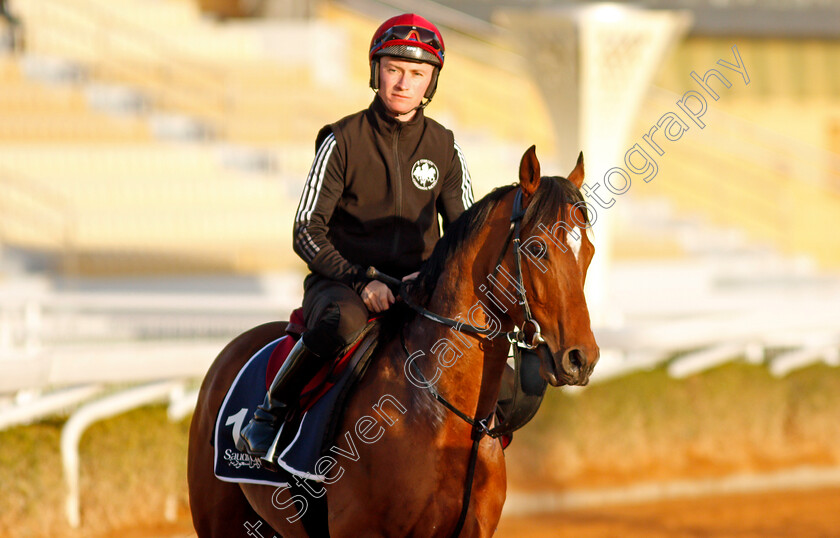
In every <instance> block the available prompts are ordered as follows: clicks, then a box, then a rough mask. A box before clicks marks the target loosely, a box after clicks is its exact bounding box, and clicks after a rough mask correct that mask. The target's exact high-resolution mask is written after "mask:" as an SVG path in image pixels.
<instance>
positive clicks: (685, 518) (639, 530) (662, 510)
mask: <svg viewBox="0 0 840 538" xmlns="http://www.w3.org/2000/svg"><path fill="white" fill-rule="evenodd" d="M106 536H107V537H108V538H117V537H119V538H153V537H154V538H187V537H194V536H195V534H194V533H193V532H192V525H191V524H190V522H189V521H188V520H179V521H178V522H177V523H175V524H172V525H160V526H156V527H151V528H145V529H143V528H133V529H124V530H122V531H120V532H118V533H110V534H108V535H106ZM496 536H497V537H498V538H523V537H527V538H679V537H696V538H699V537H710V538H711V537H714V538H718V537H720V538H772V537H779V538H781V537H784V538H789V537H791V538H792V537H795V538H830V537H840V488H832V489H820V490H808V491H788V492H775V493H765V494H749V495H746V494H745V495H727V496H715V497H707V498H699V499H683V500H673V501H662V502H656V503H642V504H634V505H629V504H628V505H621V506H610V507H603V508H591V509H586V510H569V511H564V512H556V513H552V514H538V515H530V516H516V517H504V518H502V521H501V523H500V525H499V529H498V532H497V533H496ZM269 538H270V537H269Z"/></svg>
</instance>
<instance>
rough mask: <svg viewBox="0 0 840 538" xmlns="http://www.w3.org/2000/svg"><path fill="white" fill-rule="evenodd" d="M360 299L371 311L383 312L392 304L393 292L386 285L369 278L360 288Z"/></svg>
mask: <svg viewBox="0 0 840 538" xmlns="http://www.w3.org/2000/svg"><path fill="white" fill-rule="evenodd" d="M362 301H364V303H365V306H366V307H367V309H368V310H370V311H371V312H384V311H386V310H388V309H389V308H390V307H391V305H392V304H394V294H393V293H391V288H389V287H388V286H387V285H385V284H383V283H382V282H380V281H378V280H371V281H370V282H368V285H367V286H365V289H363V290H362Z"/></svg>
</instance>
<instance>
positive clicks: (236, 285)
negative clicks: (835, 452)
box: [0, 0, 840, 428]
mask: <svg viewBox="0 0 840 538" xmlns="http://www.w3.org/2000/svg"><path fill="white" fill-rule="evenodd" d="M560 3H561V2H546V1H544V0H533V1H530V2H529V1H524V0H523V1H517V2H503V1H490V0H487V1H478V0H474V1H470V2H455V1H451V2H446V1H444V2H430V1H426V0H424V1H423V2H419V3H418V2H407V1H398V0H393V1H390V2H384V1H383V2H379V1H372V0H346V1H341V2H338V1H336V2H320V3H315V4H312V3H308V2H292V1H286V2H271V1H266V2H262V3H259V2H257V3H253V2H252V3H247V4H249V5H251V6H252V7H253V6H259V9H257V8H254V9H244V8H242V7H241V6H239V8H237V5H239V4H237V3H236V2H230V3H225V2H220V1H219V2H209V1H207V2H201V3H196V2H192V1H188V0H154V1H150V0H18V1H15V2H10V8H11V10H13V11H14V12H15V13H16V14H17V15H18V16H19V17H20V19H21V21H22V24H23V29H24V32H25V50H24V51H22V52H18V53H16V54H15V53H12V52H0V428H3V427H8V426H10V425H13V424H19V423H26V422H30V421H34V420H37V419H39V418H41V417H43V416H45V415H48V414H50V413H54V412H56V411H60V410H66V409H68V408H70V407H71V406H74V405H78V404H79V403H80V402H85V401H88V400H90V399H91V398H93V397H94V396H95V395H96V394H99V393H100V392H101V389H102V387H103V386H105V385H107V384H112V383H121V384H125V383H140V382H154V381H161V380H163V381H170V380H179V381H184V382H186V383H187V384H190V383H192V382H193V380H195V379H196V378H198V377H200V376H201V375H202V374H203V372H204V370H205V369H206V367H207V365H208V364H209V363H210V361H211V360H212V358H213V357H214V355H215V353H216V351H217V350H219V349H220V348H221V346H222V345H223V344H224V342H225V341H227V340H228V339H229V338H231V337H232V336H233V335H235V334H237V333H238V332H240V331H242V330H244V329H246V328H248V327H250V326H252V325H255V324H258V323H260V322H262V321H267V320H270V319H277V318H283V317H285V316H286V314H287V312H288V311H289V309H290V308H292V307H293V306H294V305H295V303H296V302H297V301H298V300H299V296H300V283H299V282H300V279H301V275H302V272H303V270H304V268H303V267H302V266H301V265H300V264H299V262H298V261H297V258H296V257H295V256H294V255H293V254H292V252H291V248H290V242H289V239H290V236H291V233H290V225H291V222H292V214H293V211H294V210H295V206H296V204H297V196H298V193H299V192H300V190H301V187H302V184H303V180H304V178H305V176H306V173H307V171H308V168H309V164H310V160H311V158H312V154H313V150H314V147H313V144H314V136H315V134H316V132H317V130H318V129H319V128H320V127H321V126H322V125H324V124H326V123H328V122H331V121H334V120H335V119H337V118H339V117H341V116H342V115H345V114H348V113H350V112H353V111H355V110H358V109H361V108H364V107H365V106H367V104H368V103H369V101H370V100H371V98H372V96H371V93H370V90H369V89H368V88H367V77H368V72H367V67H366V52H367V46H368V41H369V39H370V32H371V31H372V29H373V28H374V27H375V25H376V24H377V23H378V21H379V20H381V19H382V18H383V17H385V16H388V15H390V14H392V13H395V12H397V11H402V10H416V11H420V12H423V13H424V15H426V16H427V17H428V18H430V19H432V20H434V21H435V22H437V23H440V25H441V26H442V27H443V28H444V33H445V35H446V39H447V50H448V56H447V68H446V72H445V74H444V76H443V79H442V82H441V88H440V91H439V92H438V95H437V97H436V98H435V102H434V104H433V105H432V106H431V107H430V109H429V114H430V115H431V116H432V117H435V118H437V119H440V120H441V121H442V122H443V123H444V124H446V125H447V126H448V127H450V128H452V129H453V130H454V131H455V133H456V136H457V137H458V139H459V143H460V144H461V146H462V147H464V148H465V152H466V153H467V156H468V159H469V165H470V168H471V172H472V176H473V177H474V178H475V181H476V183H475V190H476V195H477V196H481V195H483V194H485V193H486V192H488V191H489V190H490V189H491V188H493V187H494V186H498V185H501V184H506V183H510V182H511V181H513V180H514V179H515V176H514V174H515V170H516V166H517V164H518V159H519V156H520V155H521V153H522V151H523V150H524V149H525V148H526V147H527V146H529V145H530V144H534V143H535V144H536V145H537V147H538V151H539V152H540V156H541V160H543V161H544V170H547V171H549V172H551V173H560V174H564V173H566V172H567V171H568V170H569V169H570V168H571V164H572V163H570V162H565V161H563V160H562V158H561V157H560V154H561V153H562V152H561V151H560V148H558V147H556V146H557V140H559V139H561V138H562V137H561V136H559V134H558V133H562V132H563V131H564V129H566V128H567V127H568V126H566V125H558V124H556V123H555V124H552V123H551V119H550V118H552V117H556V115H552V114H551V113H550V111H551V110H553V109H554V108H555V107H557V106H558V103H556V102H553V101H552V96H551V95H548V94H546V93H545V92H542V93H541V92H540V86H539V84H538V83H537V81H536V80H534V79H533V78H531V76H530V75H528V73H529V72H530V71H529V65H528V62H529V56H527V55H523V51H520V50H518V49H517V45H516V41H515V40H514V39H513V38H512V36H511V35H510V32H509V31H508V30H506V29H505V27H504V26H503V24H502V22H500V21H499V19H498V18H497V17H496V16H495V15H494V13H496V12H497V10H498V9H500V8H511V7H512V8H516V9H519V10H523V9H524V10H528V9H546V8H550V7H551V6H553V5H554V4H560ZM242 4H246V3H244V2H243V3H242ZM642 4H643V5H646V6H648V7H650V8H652V9H674V8H679V9H688V10H690V11H691V12H692V15H693V19H694V26H693V27H692V28H691V29H690V31H689V34H688V36H687V37H686V38H685V39H683V40H682V41H681V42H679V43H678V45H677V46H676V49H675V51H674V52H673V54H671V55H670V56H669V57H668V60H667V61H666V62H664V63H663V65H662V66H661V67H660V68H659V70H658V71H659V74H658V77H657V79H656V84H655V87H654V88H652V89H651V90H650V91H649V92H648V93H647V96H646V98H645V99H644V102H643V104H642V106H641V108H640V110H639V111H638V112H637V114H635V120H634V121H635V123H634V125H635V127H633V129H632V132H633V135H632V136H634V137H636V136H638V137H640V136H641V135H642V134H644V133H646V132H647V129H648V128H649V126H650V125H651V124H652V123H653V122H655V120H656V119H657V118H658V117H659V116H660V115H661V114H662V113H663V112H666V111H668V110H670V109H672V108H674V103H675V101H676V100H677V99H678V97H679V95H681V94H682V93H683V92H684V91H686V90H688V89H693V86H692V84H694V82H693V81H692V79H691V78H690V77H689V73H691V72H692V71H699V72H700V73H702V72H703V71H704V70H705V69H708V68H709V67H710V66H714V65H715V62H716V61H717V60H718V59H719V58H722V57H723V58H730V57H731V53H730V52H729V51H730V48H731V46H732V45H733V44H737V46H738V47H739V49H740V51H741V54H742V56H743V58H744V61H745V63H746V65H747V68H748V69H750V76H751V82H750V84H749V85H748V86H746V87H739V88H735V89H731V90H727V92H728V93H726V94H725V95H724V96H723V97H722V98H721V99H720V100H719V101H715V102H711V103H710V110H709V112H708V114H707V116H706V119H707V124H708V126H707V127H706V128H705V129H704V130H702V131H699V130H698V131H699V132H691V133H690V135H688V136H687V137H686V139H685V140H683V141H681V142H680V143H679V144H673V145H671V146H669V147H668V153H667V154H666V155H665V156H663V157H662V158H661V159H660V160H659V166H660V169H659V175H658V176H657V177H656V178H655V179H654V180H653V181H652V182H651V183H648V184H645V183H642V182H638V183H639V184H637V185H634V187H633V189H631V192H630V193H628V196H626V197H622V198H621V200H619V202H618V203H617V204H616V206H615V207H614V208H612V209H610V211H611V215H612V216H613V218H612V225H611V231H610V233H612V234H614V236H615V238H614V240H613V242H612V245H613V251H612V252H611V253H610V258H611V260H612V265H611V266H610V267H609V273H608V277H607V278H606V279H605V281H604V283H603V284H604V286H606V288H605V289H607V292H606V296H607V301H606V304H607V305H608V308H607V309H606V311H605V312H604V313H603V315H602V316H600V317H601V321H600V325H599V326H598V327H597V328H596V336H597V337H598V339H599V343H600V344H601V346H602V350H603V360H602V364H600V365H599V368H598V369H597V370H599V371H597V372H596V377H595V381H597V379H598V377H599V376H600V378H601V379H606V378H607V377H609V376H615V375H621V374H623V373H626V372H629V371H633V370H636V369H639V368H648V367H652V366H655V365H659V364H662V363H664V362H668V364H669V368H670V369H671V373H672V374H673V375H678V376H685V375H690V374H691V373H694V372H697V371H700V370H702V369H704V368H709V367H711V366H714V365H717V364H720V363H721V362H724V361H728V360H735V359H742V358H746V359H748V360H754V361H757V362H762V361H763V362H766V363H767V364H768V366H769V367H771V368H772V369H773V371H774V372H775V373H777V374H779V375H783V374H785V373H787V372H789V371H791V370H792V369H795V368H798V367H801V366H803V365H806V364H809V363H811V362H813V361H826V362H829V363H831V364H837V363H838V362H839V361H840V357H838V349H840V308H838V307H837V305H838V304H840V277H838V276H837V274H838V271H837V270H838V269H840V235H838V234H837V233H835V232H836V230H837V229H838V228H840V155H838V153H840V73H838V71H837V69H836V66H837V65H840V40H838V37H840V23H838V20H840V9H838V8H837V7H836V6H834V5H832V4H828V3H825V2H817V1H814V2H813V3H810V2H806V1H790V2H782V1H779V2H775V3H773V5H772V6H765V5H764V4H759V3H751V4H749V5H747V4H745V3H741V2H727V1H719V0H717V1H713V0H707V1H704V0H694V1H689V0H685V1H680V0H674V1H671V2H668V1H664V0H661V1H654V0H650V1H648V2H642ZM202 7H203V8H204V9H205V10H209V11H215V12H216V13H217V14H219V15H224V17H209V16H207V13H202V10H201V8H202ZM226 10H227V11H226ZM231 15H250V17H245V18H239V17H237V18H227V17H229V16H231ZM259 15H263V16H259ZM529 52H530V51H529ZM629 145H630V144H628V146H627V147H629ZM563 149H564V150H568V149H569V148H563ZM572 149H573V150H574V151H575V152H576V151H577V149H575V148H572ZM619 158H620V157H619ZM594 179H597V178H594ZM595 233H596V234H597V233H598V228H597V224H596V228H595ZM604 233H607V232H606V231H605V232H604ZM167 394H169V393H167ZM172 394H175V396H173V397H172V399H173V401H176V400H178V401H179V402H180V405H181V406H184V405H186V407H187V408H188V407H189V401H190V396H189V394H188V395H187V396H186V397H185V396H184V393H183V391H175V392H173V393H172ZM154 397H156V398H158V397H160V394H158V393H155V396H154ZM184 402H186V403H184Z"/></svg>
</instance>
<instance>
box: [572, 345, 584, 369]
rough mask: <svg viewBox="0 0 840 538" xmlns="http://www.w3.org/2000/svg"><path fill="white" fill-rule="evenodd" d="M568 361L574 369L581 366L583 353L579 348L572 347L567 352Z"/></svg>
mask: <svg viewBox="0 0 840 538" xmlns="http://www.w3.org/2000/svg"><path fill="white" fill-rule="evenodd" d="M569 363H570V364H571V365H572V368H574V369H575V370H580V369H581V368H583V353H581V352H580V350H579V349H573V350H571V351H570V352H569Z"/></svg>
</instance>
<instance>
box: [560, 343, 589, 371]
mask: <svg viewBox="0 0 840 538" xmlns="http://www.w3.org/2000/svg"><path fill="white" fill-rule="evenodd" d="M585 360H586V357H585V356H584V354H583V352H582V351H581V350H579V349H577V348H572V349H569V350H567V351H566V353H565V355H564V356H563V370H565V371H566V373H567V374H570V375H577V374H578V373H580V372H582V371H583V369H584V368H583V365H584V363H585Z"/></svg>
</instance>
